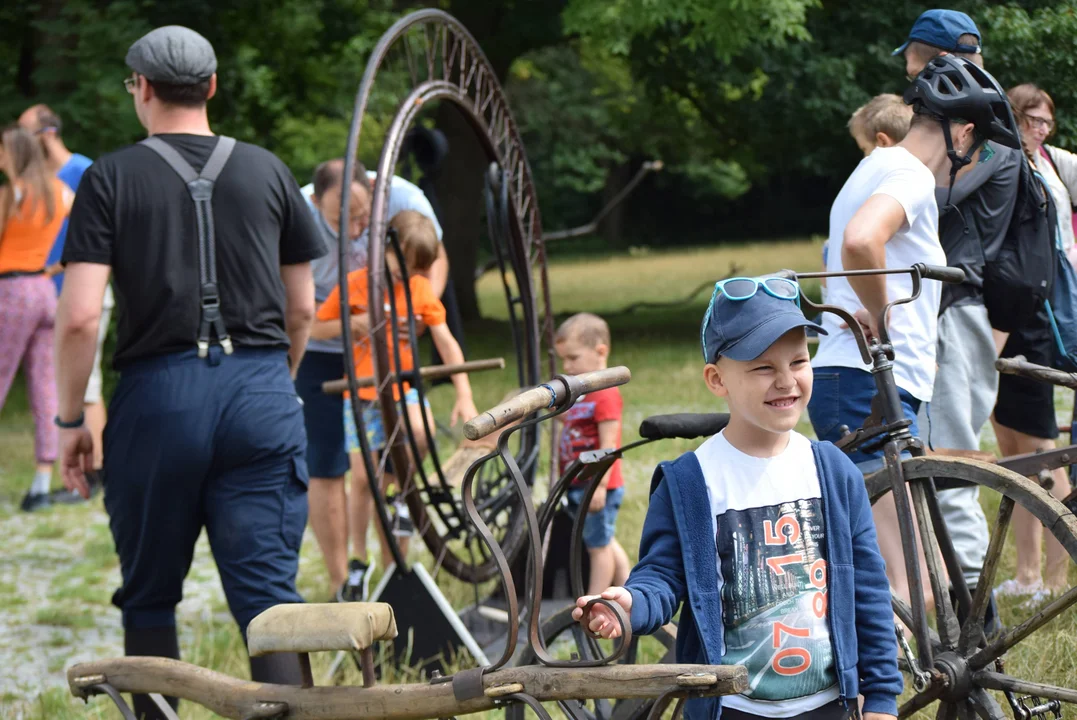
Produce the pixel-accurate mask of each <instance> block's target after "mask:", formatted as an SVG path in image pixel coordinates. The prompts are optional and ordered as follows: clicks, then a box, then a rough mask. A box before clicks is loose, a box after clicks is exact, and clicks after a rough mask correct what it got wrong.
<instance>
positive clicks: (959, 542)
mask: <svg viewBox="0 0 1077 720" xmlns="http://www.w3.org/2000/svg"><path fill="white" fill-rule="evenodd" d="M981 40H982V35H981V34H980V31H979V29H978V28H977V27H976V23H975V22H973V20H972V18H970V17H969V16H968V15H966V14H965V13H963V12H957V11H956V10H928V11H927V12H925V13H923V14H922V15H921V16H920V17H919V18H918V19H917V20H916V22H915V23H914V24H913V27H912V30H910V31H909V37H908V40H907V41H906V42H905V43H904V44H903V45H901V47H899V48H897V49H896V50H895V51H894V54H895V55H896V54H903V55H904V58H905V71H906V73H907V74H909V75H910V76H912V77H915V76H917V75H919V74H920V72H921V71H922V70H923V69H924V68H925V67H926V66H927V64H928V63H929V62H931V61H932V59H933V58H935V57H937V56H939V55H942V54H948V55H954V56H957V57H962V58H965V59H966V60H968V61H970V62H971V63H973V64H975V65H976V66H978V67H981V68H982V67H983V66H984V58H983V53H982V50H981V47H980V46H981ZM1003 102H1006V101H1005V98H1003ZM1006 104H1007V106H1008V102H1007V103H1006ZM1013 145H1014V144H1013V143H1010V144H1007V143H1002V142H998V141H997V140H989V141H987V142H985V143H984V144H983V145H982V147H981V148H980V149H979V151H978V152H977V153H975V154H973V155H972V156H971V160H972V162H971V163H970V164H969V166H968V167H967V168H966V169H965V172H964V173H963V174H962V176H961V177H958V178H957V179H956V181H955V182H954V183H953V185H952V188H948V187H946V186H945V185H943V186H940V187H939V188H938V190H937V191H936V193H935V199H936V202H937V204H938V207H939V224H938V233H939V242H940V243H941V244H942V249H943V252H944V253H945V254H946V263H947V264H948V265H951V266H953V267H958V268H961V269H962V270H963V271H964V272H965V282H963V283H961V284H959V285H951V284H946V285H945V286H944V287H943V288H942V296H941V298H940V302H939V309H938V340H937V347H936V364H937V366H938V371H937V372H936V373H935V381H934V389H933V390H932V393H931V398H930V402H924V403H923V404H922V405H921V407H920V410H919V417H918V421H919V426H920V429H921V430H922V431H923V434H922V435H921V437H922V438H923V439H924V440H925V441H926V443H927V445H928V447H929V448H930V450H931V451H932V452H935V453H937V454H940V455H967V454H968V453H970V452H972V453H975V452H978V451H979V450H980V434H981V431H982V430H983V427H984V425H985V424H986V423H987V420H988V418H990V417H991V413H992V410H993V409H994V407H995V401H996V396H997V395H998V387H999V375H998V371H996V370H995V358H997V357H998V349H997V348H996V346H995V338H994V335H993V333H992V329H991V320H990V318H989V317H988V314H987V307H986V305H985V304H984V291H983V278H984V272H985V268H986V267H987V265H988V264H989V263H990V262H991V261H992V260H994V258H996V257H997V256H998V253H999V249H1000V248H1001V247H1002V244H1003V241H1004V240H1005V237H1006V234H1007V232H1008V231H1009V229H1010V223H1011V218H1012V217H1013V214H1014V207H1015V205H1016V201H1017V194H1018V193H1017V190H1018V185H1019V183H1020V181H1021V164H1022V163H1024V162H1025V160H1024V154H1023V153H1022V151H1021V149H1020V144H1019V143H1017V144H1016V146H1013ZM979 498H980V490H979V488H976V487H958V488H953V489H948V490H940V491H939V508H940V510H941V511H942V515H943V517H944V518H945V519H946V525H947V527H948V528H949V530H950V537H951V540H952V541H953V544H954V549H955V551H956V553H957V557H958V560H959V562H960V563H961V568H962V571H963V574H964V575H965V580H966V582H967V583H968V584H969V586H970V587H975V585H976V584H977V582H978V581H979V576H980V572H981V570H982V569H983V561H984V557H985V556H986V554H987V545H988V542H989V540H990V533H989V532H988V527H987V518H986V517H985V516H984V513H983V509H982V508H981V507H980V501H979ZM884 552H885V547H884Z"/></svg>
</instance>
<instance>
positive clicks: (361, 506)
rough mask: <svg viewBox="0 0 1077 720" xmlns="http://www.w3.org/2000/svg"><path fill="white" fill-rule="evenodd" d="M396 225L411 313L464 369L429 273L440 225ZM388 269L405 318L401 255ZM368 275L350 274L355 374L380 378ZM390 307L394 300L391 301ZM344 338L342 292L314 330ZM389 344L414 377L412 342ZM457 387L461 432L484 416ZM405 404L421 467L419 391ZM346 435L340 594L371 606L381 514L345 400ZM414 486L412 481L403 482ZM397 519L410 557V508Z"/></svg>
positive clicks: (371, 393) (377, 422)
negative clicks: (347, 541)
mask: <svg viewBox="0 0 1077 720" xmlns="http://www.w3.org/2000/svg"><path fill="white" fill-rule="evenodd" d="M390 226H391V227H392V228H393V229H394V230H396V232H397V236H398V238H399V240H400V248H401V250H402V251H403V253H404V262H405V264H406V265H407V272H408V289H409V290H410V293H411V303H412V310H413V312H414V314H415V319H416V320H418V321H420V322H422V324H423V325H425V326H426V328H427V330H429V331H430V336H431V339H433V341H434V347H436V348H437V350H438V353H439V354H440V355H441V357H442V359H443V361H444V363H445V364H446V365H458V364H460V363H463V362H464V353H463V350H461V349H460V344H459V343H458V342H457V341H456V339H455V338H454V337H453V336H452V333H450V332H449V326H448V325H447V324H446V323H445V306H444V305H442V304H441V301H440V300H438V298H437V296H436V295H435V294H434V291H433V288H432V286H431V285H430V280H429V279H427V278H426V277H425V276H424V275H423V274H422V273H424V272H426V271H427V270H428V269H429V268H430V266H431V264H432V263H433V262H434V258H435V257H436V256H437V249H438V239H437V234H436V231H435V229H434V225H433V223H432V222H431V221H430V219H429V218H427V217H426V216H424V215H421V214H420V213H417V212H415V211H413V210H403V211H401V212H399V213H397V214H396V215H395V216H393V219H392V221H391V222H390ZM385 264H386V266H387V267H388V269H389V273H390V274H391V275H392V277H393V295H394V302H395V303H396V308H397V312H398V313H400V314H401V315H402V314H403V313H404V312H405V308H406V303H405V296H404V283H403V273H402V272H401V270H400V266H399V264H398V263H397V259H396V255H395V254H394V253H391V252H389V253H386V256H385ZM367 283H368V273H367V269H366V268H362V269H359V270H355V271H353V272H350V273H348V301H349V303H350V304H351V318H350V321H351V324H352V332H353V335H354V340H355V348H354V352H355V375H356V377H360V378H362V377H373V376H374V359H373V356H372V353H371V348H370V338H369V336H368V334H367V333H368V328H369V320H368V319H367V318H366V317H365V315H366V313H367V301H368V298H369V286H368V284H367ZM385 302H386V305H388V302H389V296H388V293H386V295H385ZM339 334H340V288H339V287H336V288H334V289H333V291H332V292H331V293H330V294H329V297H328V298H326V300H325V302H324V303H322V305H321V307H320V308H319V309H318V316H317V321H316V322H315V324H314V328H313V329H312V331H311V335H312V337H316V338H318V339H324V338H326V337H335V336H336V335H339ZM386 339H387V342H388V345H389V357H390V358H392V357H394V353H395V350H394V345H395V344H396V343H397V342H399V343H400V365H401V370H403V371H405V372H406V371H408V370H412V369H413V368H414V363H413V362H412V350H411V345H410V343H409V342H408V340H407V338H404V337H402V338H398V337H396V335H395V334H394V333H388V334H387V337H386ZM451 379H452V383H453V386H454V387H455V388H456V402H455V404H454V405H453V408H452V415H451V419H450V425H453V426H455V425H456V422H457V420H464V421H467V420H470V419H471V418H472V417H474V416H475V415H477V414H478V411H477V410H476V409H475V403H474V402H473V400H472V398H471V384H470V382H469V381H468V377H467V373H456V374H455V375H452V376H451ZM393 393H394V396H396V397H397V399H399V391H398V390H397V389H396V388H395V387H394V389H393ZM377 398H378V393H377V390H376V389H375V388H373V387H365V388H360V389H359V403H360V405H361V406H362V409H363V423H364V425H366V431H367V438H368V439H369V440H370V447H371V450H372V451H373V452H374V455H375V463H377V454H378V453H379V452H380V451H381V450H383V449H384V447H385V445H386V432H385V428H384V427H383V424H382V419H381V412H380V410H379V409H378V406H377ZM404 399H405V404H406V406H407V411H408V412H407V415H408V422H409V423H410V425H411V427H412V431H413V434H414V436H415V444H416V446H417V449H418V451H419V455H420V457H419V458H413V461H414V462H422V456H425V455H426V452H427V448H426V435H425V433H424V431H423V418H422V415H423V412H424V409H421V408H420V407H419V394H418V392H417V391H416V390H415V389H414V388H409V387H408V386H407V384H405V396H404ZM425 412H426V415H427V420H428V423H429V425H430V429H431V433H433V429H434V419H433V416H432V415H431V414H430V410H429V407H427V408H425ZM343 421H344V434H345V437H346V438H347V447H348V454H349V456H350V458H351V471H352V498H351V503H350V504H351V515H352V518H351V522H350V523H349V525H350V526H351V531H352V543H353V548H352V550H353V553H354V555H355V557H354V558H353V559H352V560H351V561H350V562H349V564H348V577H349V579H348V581H347V582H346V583H345V586H344V588H343V589H342V590H341V593H340V599H342V600H364V599H366V594H367V589H368V583H369V579H370V571H371V570H372V562H371V560H370V558H369V557H368V555H367V539H366V536H367V529H368V528H369V527H370V520H371V518H372V517H373V512H374V500H373V496H372V495H371V494H370V486H369V481H368V479H367V476H366V467H365V465H364V464H363V458H362V455H361V454H360V450H359V437H358V433H357V431H356V428H355V420H354V418H353V416H352V410H351V400H350V398H346V399H345V402H344V418H343ZM401 480H402V482H403V484H404V485H407V482H408V478H402V479H401ZM396 481H397V479H396V477H395V476H394V474H392V470H389V472H387V473H386V475H385V477H384V478H383V483H384V484H385V486H386V488H388V487H389V486H391V485H393V484H394V483H395V482H396ZM383 489H385V488H383ZM396 512H397V517H396V518H395V521H394V522H395V523H401V522H402V521H403V526H402V527H396V526H394V531H393V534H394V535H397V536H398V537H399V538H400V539H399V544H400V549H401V551H402V552H404V554H407V551H408V542H407V537H408V536H410V535H411V533H412V528H411V527H409V526H408V524H409V523H410V519H409V518H403V517H401V515H400V514H401V513H403V512H406V507H405V506H404V505H403V503H400V504H399V506H398V507H397V508H396ZM376 529H377V531H378V535H379V537H381V555H382V562H383V564H385V565H388V563H390V562H391V555H390V553H389V547H388V544H387V543H386V541H385V537H384V535H383V530H382V527H381V525H380V524H377V525H376Z"/></svg>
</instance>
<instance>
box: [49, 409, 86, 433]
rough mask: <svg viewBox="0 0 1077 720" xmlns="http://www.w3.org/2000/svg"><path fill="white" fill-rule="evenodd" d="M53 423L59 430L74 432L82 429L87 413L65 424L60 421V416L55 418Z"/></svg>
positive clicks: (82, 413) (81, 413)
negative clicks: (76, 429)
mask: <svg viewBox="0 0 1077 720" xmlns="http://www.w3.org/2000/svg"><path fill="white" fill-rule="evenodd" d="M52 421H53V422H54V423H56V427H58V428H63V429H64V430H74V429H75V428H80V427H82V424H83V423H84V422H85V421H86V413H84V412H80V413H79V416H78V417H77V418H75V419H74V420H72V421H71V422H64V421H63V420H61V419H60V416H59V415H57V416H56V417H54V418H53V419H52Z"/></svg>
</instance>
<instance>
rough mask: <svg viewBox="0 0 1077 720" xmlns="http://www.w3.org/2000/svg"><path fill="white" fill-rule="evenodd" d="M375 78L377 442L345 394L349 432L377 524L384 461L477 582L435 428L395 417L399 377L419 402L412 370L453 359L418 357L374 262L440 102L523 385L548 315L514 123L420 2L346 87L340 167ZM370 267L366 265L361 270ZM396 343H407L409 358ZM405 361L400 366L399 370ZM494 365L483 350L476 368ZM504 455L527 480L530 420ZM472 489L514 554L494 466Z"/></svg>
mask: <svg viewBox="0 0 1077 720" xmlns="http://www.w3.org/2000/svg"><path fill="white" fill-rule="evenodd" d="M375 78H378V79H379V81H380V82H382V83H384V86H385V87H386V88H389V89H390V91H391V92H392V93H395V94H396V97H401V96H403V100H402V101H401V102H400V103H399V105H398V108H397V111H396V114H395V116H394V117H393V119H392V122H391V123H390V125H389V127H388V131H387V133H386V136H385V140H384V145H383V146H382V148H381V154H380V157H379V160H378V164H377V169H376V173H377V176H376V179H375V181H374V188H373V203H372V207H371V216H370V232H369V237H370V245H369V250H368V263H369V267H370V268H371V269H372V271H371V273H370V276H369V277H370V281H369V297H368V298H363V301H364V302H365V303H366V305H367V307H368V308H369V313H370V332H369V336H368V337H367V338H366V340H367V341H368V342H369V343H370V347H371V348H373V351H372V354H373V358H374V372H375V376H374V378H372V379H368V380H367V381H368V382H369V383H371V384H373V385H374V387H375V388H376V389H377V393H378V399H379V406H380V412H381V415H382V420H383V423H384V427H385V429H386V439H387V448H388V449H387V450H386V451H385V452H381V453H380V454H379V455H378V457H377V459H376V460H375V458H374V455H373V454H372V453H371V449H370V447H369V445H368V443H367V438H366V432H365V430H364V425H363V419H362V417H361V415H362V413H361V412H360V411H359V407H358V404H355V405H354V406H353V408H354V410H355V416H356V417H355V422H356V427H357V428H359V433H358V437H359V442H360V445H361V446H362V454H363V458H364V463H365V465H366V471H367V477H368V478H371V489H372V494H373V495H374V500H375V506H376V508H377V513H378V519H379V521H380V522H381V524H382V527H385V528H388V527H390V520H389V515H388V508H387V506H386V502H385V499H384V497H383V495H382V493H381V492H380V490H379V488H380V486H381V482H382V478H384V477H385V475H386V474H387V470H388V468H389V466H390V463H391V466H392V468H395V469H396V470H397V472H396V473H395V475H396V477H397V479H398V482H399V483H400V485H401V488H400V494H401V495H402V496H403V498H404V500H405V501H406V502H407V507H408V510H409V512H410V516H411V518H412V520H413V522H414V525H415V528H416V530H417V531H418V533H419V534H420V535H421V536H422V538H423V540H424V542H425V544H426V546H427V548H428V549H429V550H430V552H431V554H432V555H433V557H434V564H435V567H436V568H444V569H445V570H447V571H448V572H449V573H451V574H452V575H454V576H455V577H457V578H460V579H461V580H464V581H466V582H473V583H478V582H482V581H484V580H488V579H490V578H492V577H493V576H494V574H495V572H496V566H495V564H494V562H493V559H492V557H491V554H490V552H489V549H488V547H487V545H486V544H485V543H483V542H479V541H478V539H477V537H476V535H475V533H474V529H473V527H472V526H471V525H470V524H469V523H467V522H465V521H464V515H463V510H462V507H461V504H460V498H459V493H458V491H457V490H456V489H455V488H453V487H452V486H451V484H450V483H449V482H447V480H446V477H445V472H444V469H443V467H442V465H443V463H442V458H441V457H440V456H439V453H438V444H437V443H436V442H435V436H436V428H435V427H434V426H433V425H432V423H430V422H429V420H428V418H427V417H426V416H425V414H424V416H423V420H422V427H421V428H412V427H411V426H410V425H409V423H407V422H406V418H407V412H406V408H405V406H404V404H403V403H404V402H405V400H404V398H405V395H406V394H405V392H404V386H405V384H406V385H408V386H410V387H412V388H414V389H415V390H416V391H417V392H418V396H419V402H420V403H425V402H426V394H427V391H428V389H429V387H428V386H427V384H426V382H424V378H425V379H426V381H427V382H428V381H429V380H430V379H432V378H435V377H444V376H447V375H449V374H450V373H451V372H452V371H454V370H456V371H460V370H461V369H462V368H459V367H457V368H452V367H434V368H423V367H422V363H421V360H420V357H419V352H418V342H417V340H418V338H417V333H416V327H415V324H414V322H413V321H408V319H410V318H411V317H412V312H411V307H410V305H411V301H410V297H408V298H407V301H406V303H405V304H406V307H397V306H396V302H395V299H394V298H393V295H392V294H391V293H390V294H388V295H386V289H387V287H388V286H389V284H390V283H389V282H388V281H387V275H386V273H385V272H384V271H383V269H384V267H385V257H386V255H387V254H388V253H399V252H400V250H399V247H398V246H397V245H396V244H395V242H393V241H392V240H391V238H390V236H389V234H388V233H387V229H388V224H389V221H390V219H391V218H389V216H388V204H389V203H388V201H389V192H390V186H391V179H392V176H393V173H394V172H395V169H396V167H397V164H398V161H399V158H400V152H401V148H402V145H403V143H404V138H405V135H406V133H407V131H408V129H409V128H410V127H412V126H413V125H414V124H415V123H417V122H419V121H420V120H421V114H422V112H423V111H424V109H427V108H429V107H431V106H435V105H436V104H437V103H452V104H454V105H455V106H456V108H457V109H458V110H459V111H460V112H461V113H462V114H463V116H464V117H465V118H466V119H467V121H468V123H469V124H470V126H471V127H472V129H473V130H474V131H475V138H476V139H477V140H478V142H479V144H480V145H481V146H482V148H483V150H484V151H485V153H486V155H487V158H488V160H489V161H490V163H491V171H490V174H489V177H488V178H487V222H488V226H489V234H490V239H491V241H492V248H491V250H492V253H493V255H494V256H495V258H496V259H497V262H498V267H499V270H500V276H501V280H502V285H503V288H504V293H505V298H506V303H507V305H508V308H509V323H508V325H509V332H508V333H507V336H508V337H507V338H506V349H507V352H506V353H505V354H506V355H507V356H508V357H509V358H510V360H511V362H512V364H513V365H514V367H513V368H512V371H514V372H513V376H512V379H511V380H508V381H506V383H505V389H506V390H509V389H511V388H525V387H529V386H532V385H535V384H537V383H539V382H540V380H541V378H542V377H545V376H547V375H548V374H549V371H552V354H551V353H552V347H553V343H552V315H551V312H550V304H549V290H548V287H547V282H546V266H545V251H544V246H543V243H542V236H541V222H540V217H539V211H538V203H537V199H536V197H535V190H534V185H533V183H532V178H531V170H530V167H529V166H528V163H527V158H526V156H525V154H524V149H523V144H522V142H521V140H520V134H519V132H518V130H517V128H516V125H515V122H514V121H513V118H512V114H511V112H510V111H509V108H508V105H507V102H506V100H505V96H504V94H503V92H502V90H501V87H500V85H499V84H498V81H497V77H496V75H495V74H494V72H493V70H492V68H491V67H490V65H489V62H488V61H487V60H486V57H485V55H484V54H483V52H482V50H481V49H480V48H479V46H478V44H477V43H476V42H475V40H474V38H473V37H472V36H471V34H470V33H469V32H468V31H467V30H466V29H465V28H464V27H463V26H462V25H461V24H460V23H459V22H458V21H456V20H455V19H453V18H452V17H451V16H449V15H447V14H445V13H444V12H441V11H439V10H421V11H418V12H414V13H411V14H409V15H407V16H405V17H404V18H402V19H401V20H400V21H398V22H397V23H396V24H394V25H393V26H392V27H391V28H390V29H389V30H387V31H386V33H385V34H384V35H383V36H382V38H381V40H380V41H379V42H378V44H377V46H376V47H375V48H374V51H373V53H372V54H371V57H370V60H369V61H368V63H367V67H366V71H365V72H364V74H363V78H362V81H361V84H360V87H359V91H358V94H357V96H356V103H355V112H354V117H353V120H352V126H351V131H350V133H349V137H348V145H347V150H346V153H345V158H346V161H345V162H346V165H345V176H346V177H347V176H350V174H351V172H352V168H353V166H354V164H355V159H356V157H357V153H358V150H359V146H360V141H361V137H362V131H363V128H364V120H365V119H367V116H368V109H369V108H370V106H371V103H372V101H373V99H375V95H374V85H375ZM379 97H381V96H379ZM348 195H349V194H348V193H344V194H343V197H342V199H341V212H342V213H347V212H348V204H349V200H350V198H349V197H348ZM341 217H347V214H345V215H342V216H341ZM344 251H345V249H344V248H343V247H342V248H341V256H342V261H341V279H340V283H341V288H342V292H341V306H342V307H341V314H342V316H344V317H346V316H347V315H348V314H350V308H349V298H348V297H347V292H346V288H347V282H346V281H345V277H346V272H345V271H346V263H345V262H344V261H343V255H344ZM375 268H376V269H378V271H377V272H375V271H373V269H375ZM406 285H407V283H406V282H405V286H406ZM385 297H388V298H389V302H388V303H385V302H384V301H383V298H385ZM402 319H404V320H405V321H407V331H406V333H405V335H406V339H407V341H408V342H406V343H403V342H401V343H393V344H392V346H391V345H390V343H389V342H388V336H389V335H390V334H392V333H396V332H398V330H397V328H398V327H399V326H400V321H401V320H402ZM343 327H344V342H345V345H346V346H348V347H350V346H351V345H352V343H353V342H354V341H355V340H356V339H357V338H354V337H352V333H351V330H350V328H349V326H348V323H344V326H343ZM390 347H392V350H390ZM402 353H407V354H410V358H405V356H404V355H402ZM407 360H410V363H409V362H407ZM409 364H410V365H411V368H410V369H403V368H405V367H406V366H407V365H409ZM345 365H346V367H345V372H346V374H347V381H348V385H349V387H350V389H351V391H352V394H353V396H354V393H355V389H356V387H357V381H358V380H359V379H358V378H356V377H355V373H354V368H353V367H352V366H351V363H350V362H346V363H345ZM480 365H481V363H480ZM497 366H498V363H497V362H496V361H494V362H492V363H487V364H486V366H485V367H497ZM469 367H470V369H471V371H472V372H474V371H475V370H476V369H477V367H476V366H474V365H472V366H469ZM543 368H546V370H544V369H543ZM512 371H510V372H512ZM394 390H395V391H396V392H395V393H394ZM337 391H338V392H339V388H337ZM397 397H398V398H400V400H396V399H395V398H397ZM419 441H423V442H419ZM420 444H421V445H424V446H425V447H426V448H428V455H427V457H426V458H425V460H423V461H418V462H417V461H416V459H417V458H418V457H419V456H420V453H419V445H420ZM513 455H514V458H515V460H516V461H517V463H518V465H519V467H520V468H521V469H522V472H523V473H524V476H525V478H526V480H527V484H528V485H529V486H530V485H531V484H532V483H533V481H534V479H535V475H536V473H537V471H538V465H539V435H538V432H537V430H534V429H532V430H529V431H528V432H526V433H521V434H519V435H518V436H517V437H516V440H515V445H514V447H513ZM475 493H476V497H478V498H479V507H480V512H481V513H482V515H483V517H484V518H485V520H486V521H487V523H488V524H489V526H490V527H491V528H492V529H493V533H494V536H495V538H496V540H497V543H498V544H499V545H500V546H501V547H502V548H504V549H505V550H506V551H507V553H508V554H509V555H510V556H511V555H513V554H515V553H516V552H517V551H518V550H519V547H520V544H521V542H522V539H523V527H522V523H521V522H519V510H520V506H519V503H518V501H517V500H516V499H515V498H514V496H513V493H512V492H511V491H510V489H509V484H508V476H507V473H506V472H505V470H504V468H501V467H499V466H497V465H495V464H490V465H488V466H486V467H485V468H484V470H483V472H482V473H481V474H480V476H479V477H478V478H477V480H476V486H475ZM386 536H387V541H388V543H389V545H390V548H389V549H390V551H391V552H392V554H393V557H394V560H395V562H396V565H397V567H398V568H406V567H407V563H406V559H405V558H404V557H403V556H402V554H401V552H400V549H399V547H398V545H397V542H396V541H395V540H394V539H393V537H392V534H391V533H388V532H387V533H386Z"/></svg>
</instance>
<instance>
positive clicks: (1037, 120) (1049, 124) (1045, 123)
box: [1025, 115, 1055, 132]
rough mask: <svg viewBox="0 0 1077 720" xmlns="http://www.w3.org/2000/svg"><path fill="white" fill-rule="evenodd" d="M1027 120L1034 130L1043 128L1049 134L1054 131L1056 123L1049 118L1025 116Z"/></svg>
mask: <svg viewBox="0 0 1077 720" xmlns="http://www.w3.org/2000/svg"><path fill="white" fill-rule="evenodd" d="M1025 120H1026V121H1027V122H1028V124H1029V125H1031V126H1032V127H1034V128H1043V129H1044V130H1046V131H1047V132H1050V131H1052V130H1054V128H1055V121H1054V120H1048V119H1047V118H1041V117H1036V116H1035V115H1025Z"/></svg>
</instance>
